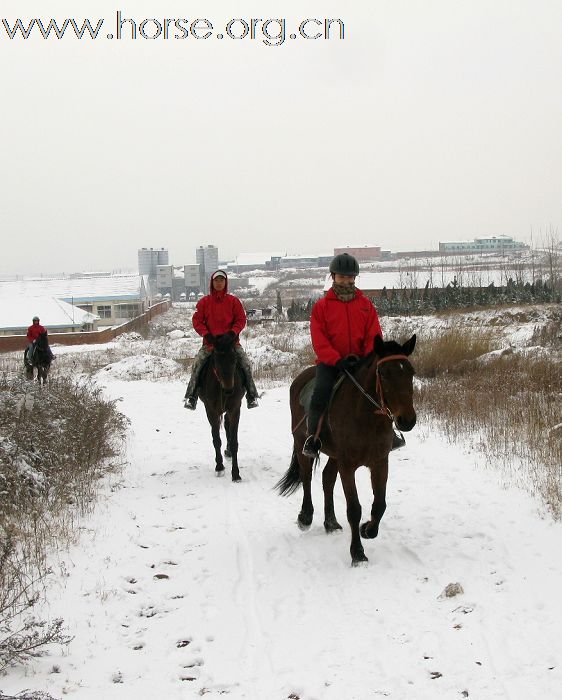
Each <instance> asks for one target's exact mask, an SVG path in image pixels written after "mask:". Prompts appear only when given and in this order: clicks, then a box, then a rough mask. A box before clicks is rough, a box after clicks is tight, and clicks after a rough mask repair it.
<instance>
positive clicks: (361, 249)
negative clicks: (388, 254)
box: [334, 245, 381, 262]
mask: <svg viewBox="0 0 562 700" xmlns="http://www.w3.org/2000/svg"><path fill="white" fill-rule="evenodd" d="M341 253H348V254H349V255H353V257H354V258H357V260H358V261H359V262H371V261H376V260H380V259H381V249H380V246H376V245H362V246H350V245H348V246H345V247H342V248H334V255H340V254H341Z"/></svg>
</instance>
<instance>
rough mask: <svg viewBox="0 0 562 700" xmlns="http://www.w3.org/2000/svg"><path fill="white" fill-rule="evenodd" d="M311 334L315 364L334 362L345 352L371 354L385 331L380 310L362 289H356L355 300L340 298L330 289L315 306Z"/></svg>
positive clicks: (361, 354)
mask: <svg viewBox="0 0 562 700" xmlns="http://www.w3.org/2000/svg"><path fill="white" fill-rule="evenodd" d="M310 335H311V336H312V346H313V347H314V352H315V353H316V357H317V360H316V363H317V364H318V363H320V362H323V363H324V364H326V365H335V364H336V362H337V361H338V360H340V359H341V358H342V357H345V356H346V355H358V356H359V357H364V356H365V355H368V354H369V353H370V352H371V350H372V349H373V345H374V341H375V336H377V335H380V337H381V338H382V331H381V326H380V323H379V317H378V314H377V311H376V309H375V307H374V306H373V304H372V302H371V301H370V300H369V299H368V298H367V297H366V296H365V295H364V294H363V292H361V291H360V290H359V289H356V290H355V298H354V299H352V300H351V301H340V299H338V297H337V296H336V294H335V292H334V290H333V289H330V290H329V291H328V292H327V294H326V296H324V297H323V298H322V299H319V300H318V301H317V302H316V304H314V306H313V308H312V316H311V318H310Z"/></svg>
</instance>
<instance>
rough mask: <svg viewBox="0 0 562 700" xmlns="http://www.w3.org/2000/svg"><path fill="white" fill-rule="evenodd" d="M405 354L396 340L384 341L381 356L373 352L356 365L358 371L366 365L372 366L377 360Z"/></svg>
mask: <svg viewBox="0 0 562 700" xmlns="http://www.w3.org/2000/svg"><path fill="white" fill-rule="evenodd" d="M402 352H403V350H402V346H401V345H400V343H397V342H396V341H395V340H383V351H382V354H381V355H378V354H377V353H376V352H375V350H374V349H373V350H371V352H370V353H368V354H367V355H365V356H364V357H362V358H361V359H360V360H359V362H358V363H357V365H356V370H357V369H360V368H361V367H365V366H366V365H370V364H371V363H372V362H373V360H374V359H375V358H379V359H380V358H382V357H387V356H388V355H399V354H401V353H402Z"/></svg>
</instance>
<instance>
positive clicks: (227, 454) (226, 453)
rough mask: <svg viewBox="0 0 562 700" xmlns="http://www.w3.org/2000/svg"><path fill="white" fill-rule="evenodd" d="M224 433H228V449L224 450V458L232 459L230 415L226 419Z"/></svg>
mask: <svg viewBox="0 0 562 700" xmlns="http://www.w3.org/2000/svg"><path fill="white" fill-rule="evenodd" d="M224 432H225V433H226V449H225V450H224V456H225V457H226V458H227V459H230V458H231V457H232V450H231V449H230V437H229V435H230V416H229V415H228V413H227V414H226V415H225V417H224Z"/></svg>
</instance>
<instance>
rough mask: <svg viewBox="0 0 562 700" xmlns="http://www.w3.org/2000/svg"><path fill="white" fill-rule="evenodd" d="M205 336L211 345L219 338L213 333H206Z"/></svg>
mask: <svg viewBox="0 0 562 700" xmlns="http://www.w3.org/2000/svg"><path fill="white" fill-rule="evenodd" d="M203 338H204V339H205V342H207V343H209V345H214V344H215V343H216V342H217V339H216V338H215V336H214V335H213V334H212V333H206V334H205V335H204V336H203Z"/></svg>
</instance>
